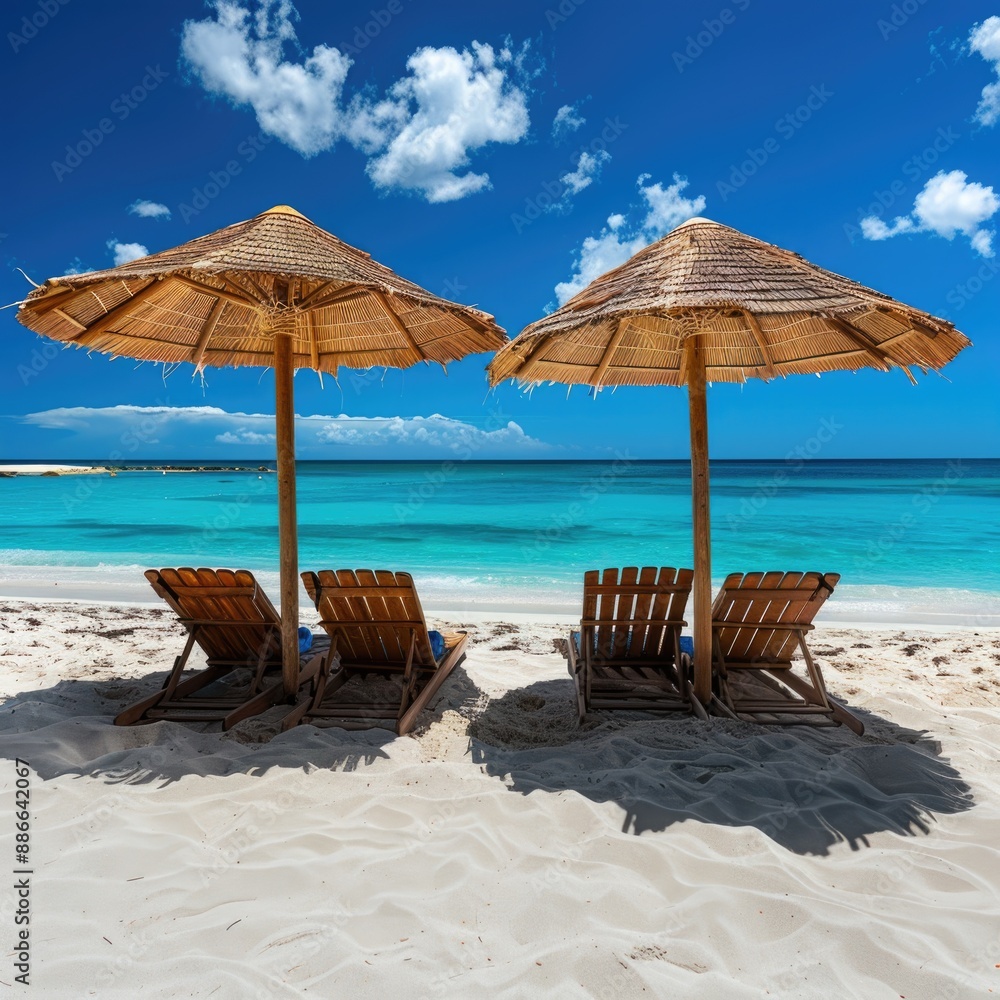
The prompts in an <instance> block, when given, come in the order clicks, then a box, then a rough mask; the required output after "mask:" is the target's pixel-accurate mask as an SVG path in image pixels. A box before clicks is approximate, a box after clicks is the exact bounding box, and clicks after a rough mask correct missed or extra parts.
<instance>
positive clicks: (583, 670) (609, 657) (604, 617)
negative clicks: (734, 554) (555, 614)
mask: <svg viewBox="0 0 1000 1000" xmlns="http://www.w3.org/2000/svg"><path fill="white" fill-rule="evenodd" d="M693 576H694V573H693V571H692V570H690V569H674V568H673V567H670V566H665V567H663V568H662V569H656V567H654V566H644V567H643V568H642V569H641V570H640V569H637V568H636V567H635V566H628V567H626V568H625V569H623V570H622V571H621V578H619V575H618V570H617V569H606V570H604V572H603V573H599V572H598V571H597V570H590V571H589V572H587V573H585V574H584V577H583V619H582V620H581V622H580V631H579V632H572V633H570V639H569V646H568V659H569V672H570V676H571V677H572V678H573V681H574V683H575V684H576V697H577V708H578V711H579V713H580V718H581V720H582V719H583V717H584V716H585V715H586V714H587V712H590V711H594V710H597V709H605V708H617V709H632V710H635V711H644V712H649V711H653V712H690V711H692V710H694V711H695V712H697V714H698V715H699V716H701V717H702V718H707V715H706V713H705V710H704V708H702V706H701V704H700V702H698V701H697V700H696V699H695V698H694V697H693V696H692V692H691V683H690V678H689V676H688V666H689V662H688V658H687V656H686V655H683V654H682V653H681V648H680V635H681V629H682V628H683V627H684V626H685V625H686V624H687V622H685V621H684V607H685V605H686V604H687V601H688V597H689V596H690V594H691V581H692V578H693Z"/></svg>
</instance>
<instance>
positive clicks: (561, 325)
mask: <svg viewBox="0 0 1000 1000" xmlns="http://www.w3.org/2000/svg"><path fill="white" fill-rule="evenodd" d="M692 336H698V337H699V338H700V339H701V340H702V343H703V345H704V352H705V359H706V376H707V378H708V380H709V381H715V382H743V381H745V380H746V379H748V378H762V379H771V378H775V377H777V376H785V375H792V374H810V373H816V372H826V371H836V370H842V369H847V370H851V371H856V370H857V369H859V368H866V367H867V368H877V369H880V370H888V369H890V368H892V367H902V368H904V369H908V368H909V367H916V368H920V369H922V370H924V371H927V370H928V369H939V368H941V367H943V366H944V365H945V364H947V363H948V362H949V361H951V360H952V358H954V357H955V355H956V354H958V352H959V351H960V350H962V348H964V347H966V346H968V344H969V340H968V339H967V338H966V337H965V336H964V335H963V334H961V333H959V332H958V331H957V330H955V328H954V327H953V326H952V324H951V323H948V322H947V321H946V320H942V319H938V318H936V317H934V316H931V315H929V314H928V313H924V312H921V311H919V310H917V309H912V308H911V307H909V306H906V305H904V304H903V303H901V302H897V301H896V300H895V299H892V298H890V297H889V296H887V295H883V294H881V293H880V292H876V291H874V290H872V289H870V288H866V287H865V286H864V285H860V284H858V283H857V282H854V281H851V280H850V279H848V278H844V277H842V276H841V275H838V274H834V273H833V272H832V271H826V270H824V269H823V268H820V267H816V266H815V265H814V264H810V263H809V262H808V261H806V260H803V259H802V258H801V257H800V256H799V255H798V254H795V253H792V252H791V251H789V250H783V249H781V248H780V247H776V246H773V245H772V244H769V243H764V242H762V241H760V240H756V239H754V238H753V237H750V236H746V235H745V234H743V233H740V232H738V231H737V230H735V229H730V228H729V227H728V226H722V225H719V224H718V223H716V222H712V221H710V220H708V219H691V220H690V221H688V222H686V223H684V224H683V225H681V226H679V227H678V228H677V229H675V230H674V231H673V232H672V233H670V234H669V235H667V236H666V237H664V238H663V239H662V240H660V241H659V242H657V243H654V244H652V245H651V246H648V247H646V248H645V249H643V250H640V251H639V252H638V253H637V254H636V255H635V256H634V257H632V258H631V259H630V260H628V261H627V262H626V263H625V264H623V265H621V266H620V267H618V268H615V269H614V270H612V271H609V272H608V273H607V274H604V275H602V276H601V277H599V278H597V279H596V280H595V281H593V282H591V284H590V285H588V286H587V288H585V289H584V290H583V291H582V292H581V293H580V294H579V295H577V296H576V297H575V298H573V299H570V301H569V302H567V303H566V304H565V305H564V306H562V307H561V308H560V309H558V310H556V311H555V312H553V313H552V314H550V315H549V316H546V317H544V318H543V319H540V320H538V321H537V322H535V323H532V324H531V325H530V326H527V327H525V329H524V330H523V331H522V332H521V335H520V336H519V337H517V339H516V340H514V341H512V342H511V343H510V344H508V345H507V346H506V347H505V348H503V349H502V350H501V351H500V352H499V353H498V354H497V356H496V357H495V358H494V359H493V362H492V363H491V365H490V369H489V371H490V381H491V382H492V383H494V384H496V383H497V382H501V381H503V380H504V379H508V378H516V379H518V380H519V381H521V382H546V381H553V382H563V383H582V384H586V385H597V386H602V385H608V386H612V385H681V384H684V383H685V381H686V378H685V372H684V370H683V356H684V351H683V346H684V343H685V341H687V339H688V338H689V337H692Z"/></svg>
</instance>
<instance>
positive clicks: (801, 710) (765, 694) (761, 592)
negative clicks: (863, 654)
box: [712, 573, 864, 733]
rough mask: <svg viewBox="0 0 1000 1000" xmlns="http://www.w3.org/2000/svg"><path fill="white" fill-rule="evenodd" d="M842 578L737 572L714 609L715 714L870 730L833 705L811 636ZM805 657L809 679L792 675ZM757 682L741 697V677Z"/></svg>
mask: <svg viewBox="0 0 1000 1000" xmlns="http://www.w3.org/2000/svg"><path fill="white" fill-rule="evenodd" d="M839 579H840V576H839V574H837V573H826V574H822V573H747V574H745V575H744V574H741V573H732V574H730V575H729V576H728V577H726V580H725V582H724V583H723V585H722V589H721V590H720V591H719V593H718V595H717V596H716V598H715V603H714V604H713V606H712V646H713V660H714V663H713V667H714V670H713V673H714V677H713V681H714V687H715V692H714V696H713V699H712V704H713V707H714V708H716V709H717V710H719V711H720V712H721V713H722V714H724V715H728V716H730V717H732V718H740V719H746V720H749V721H752V722H762V723H796V722H812V723H815V724H819V725H837V724H839V723H843V724H844V725H846V726H847V727H848V728H850V729H852V730H854V732H856V733H863V732H864V725H863V724H862V723H861V721H860V720H859V719H857V718H856V717H855V716H853V715H852V714H851V713H850V712H848V711H847V709H846V708H844V707H843V706H841V705H839V704H837V703H836V702H834V701H831V699H830V697H829V696H828V694H827V691H826V685H825V684H824V682H823V674H822V672H821V671H820V668H819V664H818V663H816V661H815V660H814V659H813V658H812V654H811V653H810V652H809V647H808V645H807V644H806V633H807V632H809V631H811V630H812V629H813V627H814V626H813V624H812V620H813V618H815V616H816V612H817V611H819V609H820V608H821V607H822V605H823V603H824V601H826V599H827V598H828V597H829V596H830V594H832V593H833V588H834V587H835V586H836V585H837V581H838V580H839ZM796 652H801V653H802V657H803V660H804V661H805V673H806V676H805V678H803V677H800V676H798V675H797V674H795V673H793V672H792V658H793V657H794V656H795V654H796ZM738 674H743V675H745V676H747V679H748V680H749V679H750V678H753V680H755V681H757V682H758V683H757V684H756V685H752V686H753V687H756V688H757V690H756V691H754V692H752V693H751V692H749V691H747V692H740V691H738V690H737V684H734V683H733V679H734V677H735V676H736V675H738Z"/></svg>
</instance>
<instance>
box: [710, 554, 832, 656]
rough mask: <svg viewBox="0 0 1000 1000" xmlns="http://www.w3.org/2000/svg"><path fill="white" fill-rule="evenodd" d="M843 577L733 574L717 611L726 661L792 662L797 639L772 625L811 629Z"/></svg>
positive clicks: (718, 638)
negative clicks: (808, 627)
mask: <svg viewBox="0 0 1000 1000" xmlns="http://www.w3.org/2000/svg"><path fill="white" fill-rule="evenodd" d="M839 579H840V576H839V574H837V573H826V574H823V573H747V574H745V575H743V574H740V573H733V574H730V575H729V576H728V577H726V580H725V582H724V583H723V585H722V589H721V590H720V591H719V594H718V595H717V597H716V599H715V603H714V605H713V607H712V620H713V626H714V629H715V638H716V641H717V642H718V644H719V648H720V650H721V652H722V655H723V657H724V659H726V660H729V661H732V662H734V663H736V662H742V663H754V662H762V663H768V662H775V663H780V662H787V661H788V660H791V659H792V657H793V656H794V655H795V650H796V646H797V645H798V636H797V635H796V634H795V632H793V631H791V630H789V629H775V628H768V625H767V623H779V622H780V623H784V624H796V625H802V626H805V625H811V624H812V620H813V619H814V618H815V617H816V613H817V612H818V611H819V609H820V608H821V607H822V606H823V603H824V602H825V601H826V599H827V597H829V596H830V594H831V593H833V588H834V587H835V586H836V585H837V581H838V580H839Z"/></svg>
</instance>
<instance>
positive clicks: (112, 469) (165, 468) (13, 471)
mask: <svg viewBox="0 0 1000 1000" xmlns="http://www.w3.org/2000/svg"><path fill="white" fill-rule="evenodd" d="M119 472H162V473H164V474H166V473H168V472H274V469H272V468H270V467H269V466H266V465H33V464H22V465H0V478H3V479H11V478H13V477H15V476H95V475H102V474H105V473H106V474H108V475H110V476H116V475H118V473H119Z"/></svg>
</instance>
